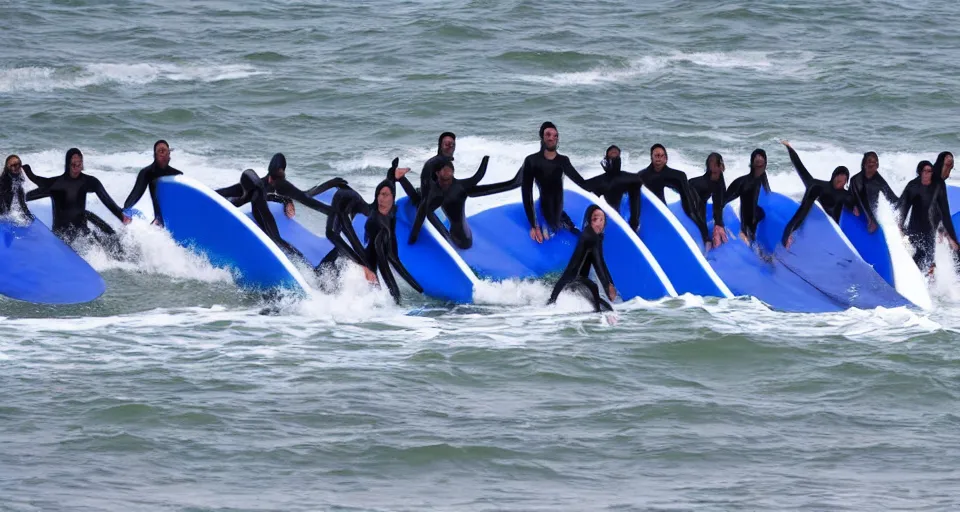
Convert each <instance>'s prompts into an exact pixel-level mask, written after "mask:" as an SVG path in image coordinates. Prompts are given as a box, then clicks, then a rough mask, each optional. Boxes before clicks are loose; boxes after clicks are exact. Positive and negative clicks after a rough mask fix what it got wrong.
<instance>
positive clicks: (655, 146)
mask: <svg viewBox="0 0 960 512" xmlns="http://www.w3.org/2000/svg"><path fill="white" fill-rule="evenodd" d="M657 148H660V149H662V150H663V154H664V155H666V154H667V148H665V147H663V144H660V143H659V142H658V143H656V144H654V145H652V146H650V158H653V150H655V149H657ZM668 156H669V155H668Z"/></svg>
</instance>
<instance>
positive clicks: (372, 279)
mask: <svg viewBox="0 0 960 512" xmlns="http://www.w3.org/2000/svg"><path fill="white" fill-rule="evenodd" d="M363 277H365V278H367V282H368V283H370V284H377V274H376V273H374V272H373V271H372V270H370V269H369V268H367V267H363Z"/></svg>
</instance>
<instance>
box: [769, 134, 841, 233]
mask: <svg viewBox="0 0 960 512" xmlns="http://www.w3.org/2000/svg"><path fill="white" fill-rule="evenodd" d="M780 143H781V144H783V145H784V147H786V148H787V152H788V153H789V154H790V161H791V162H793V167H794V169H796V170H797V174H799V175H800V179H801V180H803V186H804V187H806V189H807V190H806V192H804V194H803V200H802V201H800V208H798V209H797V213H795V214H794V215H793V218H791V219H790V222H788V223H787V226H786V228H784V230H783V237H782V238H781V239H780V243H782V244H783V246H784V247H786V248H787V249H789V248H790V245H791V244H793V232H794V231H796V230H797V229H800V225H801V224H803V221H804V219H806V218H807V214H809V213H810V208H812V207H813V203H814V201H819V202H820V206H823V210H824V211H825V212H826V213H827V215H829V216H830V218H832V219H833V220H834V222H836V223H837V224H839V223H840V214H841V213H842V212H843V209H844V208H847V209H848V210H853V207H854V206H855V199H854V197H853V195H852V194H851V193H850V191H849V190H847V189H846V188H844V187H846V185H847V181H848V180H849V179H850V171H849V170H848V169H847V168H846V167H844V166H842V165H840V166H837V168H836V169H834V170H833V173H832V174H831V175H830V181H824V180H818V179H814V177H813V176H812V175H811V174H810V171H808V170H807V168H806V167H805V166H804V165H803V162H802V161H800V155H798V154H797V152H796V151H795V150H794V149H793V146H791V145H790V143H789V142H788V141H785V140H781V141H780Z"/></svg>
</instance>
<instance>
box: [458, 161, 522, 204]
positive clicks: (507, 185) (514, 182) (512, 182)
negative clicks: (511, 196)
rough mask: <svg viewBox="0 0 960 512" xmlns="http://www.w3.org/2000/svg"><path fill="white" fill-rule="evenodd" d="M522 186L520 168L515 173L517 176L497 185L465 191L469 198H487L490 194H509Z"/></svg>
mask: <svg viewBox="0 0 960 512" xmlns="http://www.w3.org/2000/svg"><path fill="white" fill-rule="evenodd" d="M522 185H523V166H522V165H521V166H520V169H519V170H518V171H517V174H515V175H514V176H513V178H510V179H509V180H507V181H501V182H499V183H490V184H488V185H477V186H475V187H473V188H471V189H469V190H467V195H468V196H470V197H482V196H489V195H492V194H499V193H501V192H509V191H511V190H513V189H516V188H520V187H521V186H522Z"/></svg>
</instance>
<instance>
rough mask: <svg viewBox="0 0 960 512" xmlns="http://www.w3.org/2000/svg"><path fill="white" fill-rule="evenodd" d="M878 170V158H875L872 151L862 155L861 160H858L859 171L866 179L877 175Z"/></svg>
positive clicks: (875, 155)
mask: <svg viewBox="0 0 960 512" xmlns="http://www.w3.org/2000/svg"><path fill="white" fill-rule="evenodd" d="M879 168H880V157H878V156H877V154H876V153H874V152H873V151H867V152H866V153H864V154H863V158H862V159H861V160H860V170H861V171H862V172H863V173H864V174H866V175H867V177H868V178H872V177H873V175H874V174H877V169H879Z"/></svg>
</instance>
